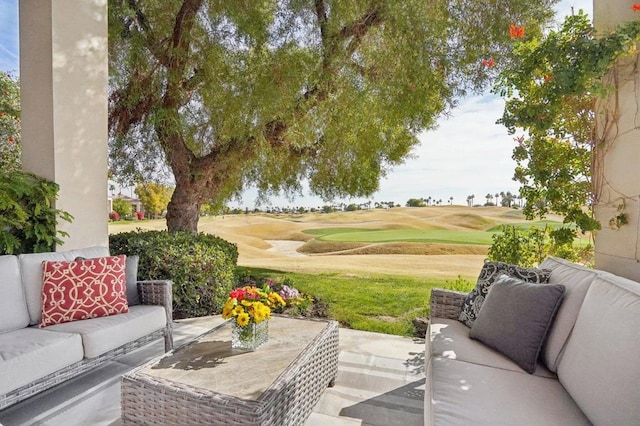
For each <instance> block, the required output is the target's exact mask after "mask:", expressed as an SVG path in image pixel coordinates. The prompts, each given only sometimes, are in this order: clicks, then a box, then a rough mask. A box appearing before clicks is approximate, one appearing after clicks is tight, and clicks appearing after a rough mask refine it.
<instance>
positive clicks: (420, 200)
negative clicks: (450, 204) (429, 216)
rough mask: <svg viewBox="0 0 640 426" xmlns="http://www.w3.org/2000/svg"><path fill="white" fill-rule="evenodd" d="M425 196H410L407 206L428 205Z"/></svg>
mask: <svg viewBox="0 0 640 426" xmlns="http://www.w3.org/2000/svg"><path fill="white" fill-rule="evenodd" d="M424 201H425V200H424V198H409V200H408V201H407V207H426V203H425V202H424Z"/></svg>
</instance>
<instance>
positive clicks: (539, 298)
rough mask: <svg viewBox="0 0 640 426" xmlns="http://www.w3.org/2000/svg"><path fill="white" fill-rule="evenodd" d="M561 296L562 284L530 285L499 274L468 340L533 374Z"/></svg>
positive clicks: (562, 292)
mask: <svg viewBox="0 0 640 426" xmlns="http://www.w3.org/2000/svg"><path fill="white" fill-rule="evenodd" d="M563 296H564V286H563V285H560V284H550V285H539V284H531V283H526V282H524V281H522V280H519V279H517V278H512V277H509V276H507V275H501V276H500V277H498V279H497V280H496V282H495V283H494V284H493V285H492V286H491V289H490V290H489V294H488V295H487V298H486V300H485V302H484V305H483V307H482V310H481V311H480V313H479V314H478V317H477V318H476V321H475V322H474V323H473V327H471V331H470V332H469V337H471V338H472V339H477V340H480V341H481V342H482V343H484V344H486V345H488V346H490V347H492V348H493V349H495V350H497V351H498V352H500V353H503V354H504V355H506V356H508V357H509V358H511V359H512V360H513V361H514V362H515V363H516V364H518V365H519V366H520V367H522V369H523V370H524V371H526V372H527V373H533V372H534V371H535V370H536V364H537V361H538V355H539V354H540V350H541V349H542V344H543V343H544V340H545V338H546V337H547V333H548V332H549V328H550V327H551V323H552V321H553V319H554V317H555V315H556V312H557V310H558V308H559V307H560V303H561V302H562V297H563Z"/></svg>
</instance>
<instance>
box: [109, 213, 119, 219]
mask: <svg viewBox="0 0 640 426" xmlns="http://www.w3.org/2000/svg"><path fill="white" fill-rule="evenodd" d="M109 219H111V220H120V214H119V213H118V212H111V213H109Z"/></svg>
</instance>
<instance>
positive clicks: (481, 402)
mask: <svg viewBox="0 0 640 426" xmlns="http://www.w3.org/2000/svg"><path fill="white" fill-rule="evenodd" d="M590 424H591V423H590V422H589V419H587V418H586V417H585V416H584V414H582V412H581V411H580V409H579V408H578V406H577V405H576V404H575V402H574V401H573V400H572V399H571V397H570V396H569V394H568V393H567V392H566V391H565V390H564V388H563V387H562V386H561V385H560V383H559V382H558V380H555V379H550V378H545V377H539V376H533V375H529V374H525V373H522V372H514V371H509V370H502V369H499V368H493V367H487V366H484V365H478V364H473V363H468V362H464V361H459V360H453V359H447V358H438V357H433V358H431V360H430V361H429V363H428V364H427V380H426V388H425V425H442V426H457V425H460V426H468V425H474V426H484V425H486V426H513V425H545V426H551V425H563V426H571V425H590Z"/></svg>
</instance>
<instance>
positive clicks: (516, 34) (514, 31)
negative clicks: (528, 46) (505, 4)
mask: <svg viewBox="0 0 640 426" xmlns="http://www.w3.org/2000/svg"><path fill="white" fill-rule="evenodd" d="M509 35H510V36H511V38H522V37H524V26H521V27H518V26H517V25H514V24H511V25H509Z"/></svg>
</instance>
